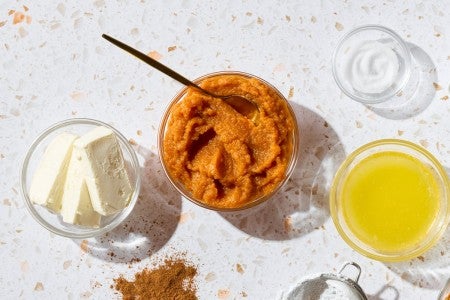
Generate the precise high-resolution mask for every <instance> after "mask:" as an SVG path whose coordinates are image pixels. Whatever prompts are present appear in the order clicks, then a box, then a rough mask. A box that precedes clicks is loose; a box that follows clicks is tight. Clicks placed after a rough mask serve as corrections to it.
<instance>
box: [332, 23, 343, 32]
mask: <svg viewBox="0 0 450 300" xmlns="http://www.w3.org/2000/svg"><path fill="white" fill-rule="evenodd" d="M334 27H335V28H336V30H337V31H342V30H344V26H343V25H342V24H341V23H339V22H336V24H334Z"/></svg>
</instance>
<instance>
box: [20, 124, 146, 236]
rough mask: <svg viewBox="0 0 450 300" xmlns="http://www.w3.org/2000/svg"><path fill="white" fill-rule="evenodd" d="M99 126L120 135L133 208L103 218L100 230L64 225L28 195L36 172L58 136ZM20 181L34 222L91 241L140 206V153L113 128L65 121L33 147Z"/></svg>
mask: <svg viewBox="0 0 450 300" xmlns="http://www.w3.org/2000/svg"><path fill="white" fill-rule="evenodd" d="M97 126H104V127H107V128H109V129H111V130H112V131H113V132H114V133H115V134H116V136H117V139H118V142H119V145H120V148H121V150H122V154H123V156H124V159H125V163H126V165H127V171H128V175H129V177H130V181H131V185H132V187H133V194H132V195H131V199H130V202H129V204H128V205H127V207H125V208H124V209H123V210H122V211H120V212H119V213H117V214H114V215H111V216H102V218H101V222H100V226H99V228H89V227H84V226H79V225H73V224H68V223H65V222H63V221H62V218H61V216H60V215H58V214H55V213H53V212H51V211H49V210H47V209H46V208H45V207H42V206H40V205H37V204H33V203H32V202H31V199H30V197H29V194H28V192H29V190H30V185H31V180H32V177H33V174H34V172H35V171H36V168H37V166H38V164H39V161H40V159H41V157H42V155H43V153H44V151H45V149H46V148H47V146H48V144H49V143H50V142H51V141H52V140H53V139H54V138H55V137H56V136H57V135H58V134H60V133H63V132H68V133H73V134H78V135H82V134H84V133H86V132H88V131H89V130H91V129H93V128H95V127H97ZM20 179H21V183H20V185H21V193H22V197H23V199H24V201H25V206H26V207H27V209H28V211H29V212H30V214H31V215H32V216H33V218H34V219H35V220H36V221H37V222H38V223H39V224H40V225H42V226H43V227H44V228H46V229H47V230H49V231H51V232H53V233H55V234H58V235H60V236H64V237H68V238H75V239H81V238H90V237H94V236H98V235H101V234H104V233H106V232H108V231H110V230H112V229H114V228H115V227H116V226H118V225H119V224H120V223H121V222H123V221H124V220H125V219H126V218H127V217H128V215H129V214H130V213H131V211H132V210H133V207H134V205H135V204H136V202H137V199H138V196H139V190H140V185H141V179H140V167H139V162H138V159H137V156H136V153H135V152H134V150H133V148H132V147H131V145H130V143H129V142H128V141H127V139H126V138H125V137H124V136H123V135H122V134H121V133H120V132H119V131H118V130H117V129H115V128H113V127H112V126H111V125H108V124H106V123H104V122H101V121H97V120H92V119H81V118H75V119H68V120H64V121H61V122H59V123H56V124H54V125H52V126H51V127H49V128H48V129H46V130H45V131H44V132H43V133H42V134H40V135H39V136H38V137H37V138H36V140H35V141H34V142H33V143H32V144H31V146H30V148H29V150H28V152H27V154H26V156H25V159H24V161H23V164H22V169H21V176H20Z"/></svg>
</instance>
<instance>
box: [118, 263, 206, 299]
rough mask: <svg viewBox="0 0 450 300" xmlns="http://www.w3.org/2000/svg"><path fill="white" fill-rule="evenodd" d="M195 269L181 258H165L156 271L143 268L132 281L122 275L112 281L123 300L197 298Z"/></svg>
mask: <svg viewBox="0 0 450 300" xmlns="http://www.w3.org/2000/svg"><path fill="white" fill-rule="evenodd" d="M196 275H197V268H196V267H195V266H193V265H190V264H189V263H187V262H186V260H184V259H183V258H166V259H165V260H164V264H163V265H161V266H159V267H157V268H156V269H153V270H150V269H147V268H145V269H144V270H142V271H141V272H138V273H136V274H135V275H134V276H135V278H134V281H128V280H126V279H125V278H124V277H123V276H122V275H121V276H120V277H119V278H116V279H114V286H111V287H112V288H115V289H116V290H117V291H119V292H120V293H121V294H122V297H123V299H148V300H152V299H183V300H191V299H192V300H193V299H198V298H197V295H196V293H197V286H196V285H195V282H194V277H195V276H196Z"/></svg>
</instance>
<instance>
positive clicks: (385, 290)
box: [367, 284, 400, 300]
mask: <svg viewBox="0 0 450 300" xmlns="http://www.w3.org/2000/svg"><path fill="white" fill-rule="evenodd" d="M367 299H368V300H399V299H400V292H399V291H398V289H397V288H396V287H394V286H392V285H389V284H385V285H384V286H382V287H381V289H380V290H379V291H378V292H377V293H376V294H374V295H367Z"/></svg>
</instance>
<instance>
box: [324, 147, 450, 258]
mask: <svg viewBox="0 0 450 300" xmlns="http://www.w3.org/2000/svg"><path fill="white" fill-rule="evenodd" d="M330 211H331V216H332V218H333V221H334V224H335V225H336V228H337V230H338V232H339V234H340V235H341V236H342V238H343V239H344V240H345V241H346V242H347V244H349V245H350V246H351V247H352V248H353V249H355V250H356V251H358V252H359V253H361V254H363V255H365V256H368V257H370V258H372V259H376V260H380V261H404V260H408V259H411V258H414V257H418V256H420V255H421V254H423V253H424V252H425V251H427V250H428V249H430V248H431V247H432V246H433V245H435V244H436V242H437V241H438V240H439V239H440V237H441V236H442V235H443V234H444V232H445V230H446V228H447V226H448V223H449V220H450V184H449V180H448V177H447V173H446V171H445V169H444V168H443V167H442V165H441V164H440V163H439V161H438V160H437V159H436V158H435V157H434V156H433V155H432V154H431V153H430V152H428V151H427V150H425V149H424V148H422V147H421V146H419V145H416V144H414V143H412V142H409V141H404V140H397V139H384V140H377V141H374V142H371V143H369V144H366V145H364V146H362V147H360V148H359V149H357V150H355V151H354V152H353V153H352V154H350V155H349V156H348V157H347V159H346V160H345V161H344V162H343V164H342V165H341V167H340V168H339V170H338V172H337V173H336V176H335V178H334V180H333V184H332V187H331V191H330Z"/></svg>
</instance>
